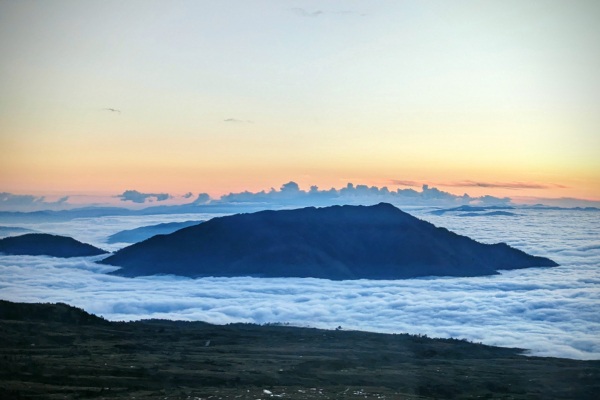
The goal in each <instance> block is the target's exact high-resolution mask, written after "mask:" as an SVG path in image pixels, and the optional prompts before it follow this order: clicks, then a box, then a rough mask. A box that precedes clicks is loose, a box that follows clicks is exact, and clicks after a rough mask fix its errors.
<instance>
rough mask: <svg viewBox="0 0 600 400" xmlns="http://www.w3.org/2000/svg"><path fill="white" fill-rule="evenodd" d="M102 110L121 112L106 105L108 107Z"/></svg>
mask: <svg viewBox="0 0 600 400" xmlns="http://www.w3.org/2000/svg"><path fill="white" fill-rule="evenodd" d="M103 110H104V111H110V112H114V113H119V114H121V110H117V109H116V108H110V107H108V108H103Z"/></svg>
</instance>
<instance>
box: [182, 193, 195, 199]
mask: <svg viewBox="0 0 600 400" xmlns="http://www.w3.org/2000/svg"><path fill="white" fill-rule="evenodd" d="M192 196H193V193H192V192H187V193H186V194H184V195H183V198H184V199H189V198H190V197H192Z"/></svg>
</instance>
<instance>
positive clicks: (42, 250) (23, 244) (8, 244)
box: [0, 233, 106, 257]
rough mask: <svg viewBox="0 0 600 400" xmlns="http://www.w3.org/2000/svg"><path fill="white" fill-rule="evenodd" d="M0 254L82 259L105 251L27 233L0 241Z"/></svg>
mask: <svg viewBox="0 0 600 400" xmlns="http://www.w3.org/2000/svg"><path fill="white" fill-rule="evenodd" d="M0 253H4V254H10V255H28V256H42V255H46V256H53V257H83V256H96V255H99V254H105V253H106V251H104V250H102V249H99V248H97V247H94V246H92V245H90V244H87V243H81V242H79V241H77V240H75V239H73V238H70V237H67V236H58V235H50V234H47V233H28V234H25V235H21V236H11V237H7V238H4V239H0Z"/></svg>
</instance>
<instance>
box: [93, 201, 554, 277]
mask: <svg viewBox="0 0 600 400" xmlns="http://www.w3.org/2000/svg"><path fill="white" fill-rule="evenodd" d="M102 262H103V263H105V264H110V265H116V266H120V267H122V269H119V270H117V271H115V272H114V273H115V274H117V275H122V276H129V277H133V276H140V275H154V274H175V275H184V276H191V277H198V276H259V277H315V278H326V279H402V278H413V277H419V276H430V275H437V276H479V275H490V274H495V273H497V271H498V270H501V269H515V268H526V267H542V266H556V265H557V264H556V263H555V262H553V261H552V260H549V259H547V258H543V257H535V256H531V255H528V254H526V253H524V252H522V251H520V250H517V249H514V248H512V247H510V246H508V245H507V244H504V243H500V244H494V245H488V244H482V243H478V242H476V241H474V240H472V239H469V238H468V237H466V236H460V235H457V234H455V233H453V232H450V231H448V230H447V229H445V228H437V227H435V226H434V225H432V224H430V223H428V222H425V221H422V220H420V219H417V218H415V217H413V216H411V215H409V214H407V213H405V212H403V211H401V210H399V209H397V208H396V207H394V206H392V205H390V204H385V203H381V204H379V205H376V206H369V207H366V206H332V207H326V208H314V207H309V208H302V209H297V210H282V211H261V212H257V213H253V214H238V215H233V216H227V217H221V218H213V219H211V220H209V221H207V222H204V223H202V224H200V225H196V226H192V227H189V228H184V229H181V230H179V231H177V232H175V233H172V234H170V235H164V236H163V235H161V236H155V237H153V238H150V239H148V240H146V241H144V242H142V243H137V244H134V245H132V246H129V247H126V248H124V249H121V250H119V251H117V252H116V253H114V254H113V255H112V256H109V257H108V258H106V259H104V260H103V261H102Z"/></svg>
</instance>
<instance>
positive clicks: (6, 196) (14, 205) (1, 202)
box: [0, 192, 69, 211]
mask: <svg viewBox="0 0 600 400" xmlns="http://www.w3.org/2000/svg"><path fill="white" fill-rule="evenodd" d="M68 201H69V196H64V197H61V198H59V199H58V200H55V201H48V200H47V199H46V197H45V196H32V195H21V194H12V193H7V192H2V193H0V210H3V211H40V210H63V209H65V208H67V207H68V205H69V204H68Z"/></svg>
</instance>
